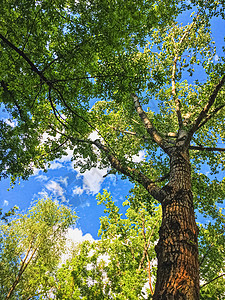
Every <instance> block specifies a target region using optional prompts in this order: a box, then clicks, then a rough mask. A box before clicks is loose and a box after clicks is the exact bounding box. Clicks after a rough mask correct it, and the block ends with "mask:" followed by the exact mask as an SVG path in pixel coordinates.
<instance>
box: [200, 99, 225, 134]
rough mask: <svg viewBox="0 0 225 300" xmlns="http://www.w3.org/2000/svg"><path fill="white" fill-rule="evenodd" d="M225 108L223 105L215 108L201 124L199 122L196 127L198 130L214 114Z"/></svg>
mask: <svg viewBox="0 0 225 300" xmlns="http://www.w3.org/2000/svg"><path fill="white" fill-rule="evenodd" d="M224 107H225V104H223V105H220V106H218V107H217V108H215V109H214V110H213V111H212V113H211V114H210V115H208V116H207V117H206V118H205V120H204V121H203V122H201V123H200V124H199V126H198V129H199V128H201V127H202V126H204V125H205V124H206V123H207V122H208V121H209V120H210V119H212V118H213V117H214V116H215V114H217V113H218V112H219V111H220V110H221V109H222V108H224Z"/></svg>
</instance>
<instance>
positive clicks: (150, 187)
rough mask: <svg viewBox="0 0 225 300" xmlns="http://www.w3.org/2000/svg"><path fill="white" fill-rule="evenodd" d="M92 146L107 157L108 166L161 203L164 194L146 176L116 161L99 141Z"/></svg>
mask: <svg viewBox="0 0 225 300" xmlns="http://www.w3.org/2000/svg"><path fill="white" fill-rule="evenodd" d="M93 144H94V145H95V146H96V147H97V148H98V149H99V150H101V151H103V152H104V153H105V154H106V155H107V157H108V159H109V161H110V164H111V166H112V167H113V168H114V169H116V170H117V171H118V172H120V173H122V174H124V175H126V176H128V177H129V178H131V179H132V180H134V181H136V182H138V183H140V184H141V185H142V186H143V187H144V188H145V189H146V190H147V191H148V192H149V194H150V195H152V197H154V198H155V199H156V200H158V201H159V202H162V201H163V199H164V197H165V196H166V195H165V192H164V191H163V190H162V189H161V188H160V187H158V186H157V185H156V184H155V183H154V182H153V181H151V180H150V179H149V178H148V177H147V176H146V175H144V174H143V173H141V172H140V171H139V170H137V169H135V168H131V167H129V166H127V165H125V164H122V163H121V162H120V161H119V160H118V158H117V157H116V156H115V155H113V154H112V153H111V152H110V150H109V149H108V148H107V147H106V146H104V145H103V144H102V143H101V141H100V140H95V141H94V142H93Z"/></svg>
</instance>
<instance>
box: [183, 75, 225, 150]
mask: <svg viewBox="0 0 225 300" xmlns="http://www.w3.org/2000/svg"><path fill="white" fill-rule="evenodd" d="M224 83H225V75H224V76H223V77H222V78H221V80H220V82H219V83H218V84H217V85H216V87H215V89H214V91H213V92H212V94H211V96H210V97H209V101H208V102H207V104H206V105H205V107H204V108H203V109H202V111H201V112H200V114H199V116H198V117H197V119H196V120H195V122H194V124H193V126H192V128H191V129H190V130H189V132H188V138H187V144H189V142H190V140H191V138H192V136H193V134H194V133H195V132H196V131H197V130H198V129H199V125H200V123H201V122H202V121H203V120H204V119H205V118H207V113H208V112H209V110H210V108H211V107H212V105H213V104H214V102H215V100H216V97H217V95H218V93H219V91H220V90H221V88H222V87H223V85H224Z"/></svg>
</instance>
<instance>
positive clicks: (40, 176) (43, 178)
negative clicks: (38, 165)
mask: <svg viewBox="0 0 225 300" xmlns="http://www.w3.org/2000/svg"><path fill="white" fill-rule="evenodd" d="M35 179H36V180H38V181H47V180H48V176H46V175H39V176H37V177H36V178H35Z"/></svg>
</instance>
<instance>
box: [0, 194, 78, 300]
mask: <svg viewBox="0 0 225 300" xmlns="http://www.w3.org/2000/svg"><path fill="white" fill-rule="evenodd" d="M75 220H76V215H75V213H74V212H72V211H71V209H69V208H67V207H66V206H63V205H59V204H58V203H57V202H54V201H52V200H51V199H42V200H39V201H38V202H36V203H34V204H33V205H32V207H31V208H30V209H29V211H28V212H27V213H26V214H19V213H17V214H16V215H15V216H14V217H13V220H11V221H10V222H9V223H8V224H5V223H4V222H3V221H1V223H0V241H1V247H0V266H1V267H0V292H1V298H2V299H3V298H4V299H30V298H33V297H35V296H41V295H48V293H50V292H51V286H52V284H53V282H54V280H53V279H52V278H51V277H50V275H51V274H52V272H53V271H54V270H55V269H56V267H57V266H58V263H59V261H60V257H61V255H62V253H63V251H64V246H65V234H66V231H67V229H68V227H69V226H71V225H72V224H74V222H75Z"/></svg>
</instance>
